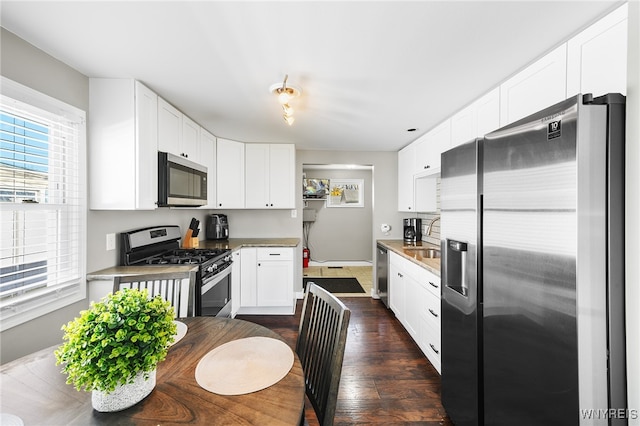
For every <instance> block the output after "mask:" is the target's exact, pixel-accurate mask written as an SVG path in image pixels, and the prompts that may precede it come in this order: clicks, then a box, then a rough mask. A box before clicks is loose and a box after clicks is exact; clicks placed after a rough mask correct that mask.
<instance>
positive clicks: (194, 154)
mask: <svg viewBox="0 0 640 426" xmlns="http://www.w3.org/2000/svg"><path fill="white" fill-rule="evenodd" d="M180 142H181V144H180V148H179V151H180V155H181V156H182V157H184V158H187V159H189V160H191V161H193V162H195V163H198V164H202V159H201V157H200V152H199V149H198V148H199V146H200V126H199V125H198V123H196V122H195V121H193V120H192V119H190V118H189V117H187V116H186V115H183V116H182V138H181V139H180Z"/></svg>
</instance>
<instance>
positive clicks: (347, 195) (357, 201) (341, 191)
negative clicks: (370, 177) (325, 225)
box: [327, 179, 364, 207]
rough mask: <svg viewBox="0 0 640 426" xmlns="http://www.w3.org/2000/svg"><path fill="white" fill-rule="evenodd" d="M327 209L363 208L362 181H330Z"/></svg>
mask: <svg viewBox="0 0 640 426" xmlns="http://www.w3.org/2000/svg"><path fill="white" fill-rule="evenodd" d="M327 207H364V179H331V182H330V184H329V196H328V197H327Z"/></svg>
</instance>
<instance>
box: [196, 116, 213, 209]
mask: <svg viewBox="0 0 640 426" xmlns="http://www.w3.org/2000/svg"><path fill="white" fill-rule="evenodd" d="M199 138H200V144H199V145H200V147H199V152H200V154H199V156H198V162H199V163H201V164H202V165H203V166H205V167H206V168H207V205H206V206H204V207H203V208H205V209H214V208H216V205H217V204H216V137H215V136H213V135H212V134H211V133H209V132H207V131H206V130H205V129H203V128H200V134H199Z"/></svg>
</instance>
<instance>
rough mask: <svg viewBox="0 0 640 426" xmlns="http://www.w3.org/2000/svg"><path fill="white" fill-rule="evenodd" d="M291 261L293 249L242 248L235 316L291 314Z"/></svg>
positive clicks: (293, 309) (293, 302)
mask: <svg viewBox="0 0 640 426" xmlns="http://www.w3.org/2000/svg"><path fill="white" fill-rule="evenodd" d="M293 258H294V248H293V247H248V248H242V249H241V250H240V304H239V310H238V313H240V314H292V313H294V311H295V294H294V291H293V272H294V269H293ZM234 260H235V259H234Z"/></svg>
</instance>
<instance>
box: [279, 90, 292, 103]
mask: <svg viewBox="0 0 640 426" xmlns="http://www.w3.org/2000/svg"><path fill="white" fill-rule="evenodd" d="M289 99H291V97H290V96H289V94H288V93H287V91H286V90H283V91H282V92H280V94H279V95H278V102H280V103H281V104H282V105H284V104H286V103H288V102H289Z"/></svg>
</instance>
